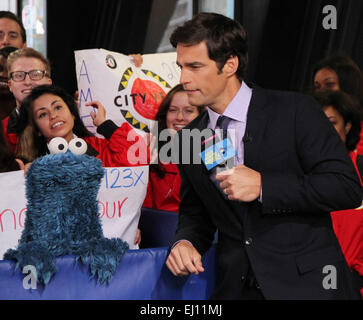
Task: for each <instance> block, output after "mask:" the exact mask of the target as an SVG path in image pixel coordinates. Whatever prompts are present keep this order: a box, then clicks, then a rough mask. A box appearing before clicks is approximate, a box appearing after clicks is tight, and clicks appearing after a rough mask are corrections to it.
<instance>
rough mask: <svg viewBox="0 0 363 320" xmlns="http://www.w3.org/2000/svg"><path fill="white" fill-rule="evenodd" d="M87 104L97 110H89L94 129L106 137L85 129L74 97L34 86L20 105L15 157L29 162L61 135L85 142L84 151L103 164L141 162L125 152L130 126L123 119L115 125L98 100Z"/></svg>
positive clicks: (50, 87) (45, 86)
mask: <svg viewBox="0 0 363 320" xmlns="http://www.w3.org/2000/svg"><path fill="white" fill-rule="evenodd" d="M86 105H87V106H92V107H93V108H96V109H97V112H96V113H94V112H91V116H92V118H93V123H94V125H95V126H96V127H97V132H98V133H99V134H101V135H103V136H104V137H105V138H106V139H102V138H98V137H96V136H94V135H93V134H92V133H90V132H89V131H88V130H87V128H86V127H85V126H84V124H83V122H82V120H81V118H80V116H79V113H78V109H77V105H76V103H75V101H74V98H73V97H72V96H70V95H69V94H67V93H66V92H65V91H63V90H62V89H61V88H57V87H54V86H49V85H44V86H39V87H36V88H34V89H33V90H32V92H31V94H30V95H29V96H28V97H27V98H26V99H25V100H24V101H23V103H22V105H21V108H20V116H19V125H18V130H19V146H18V152H17V156H19V157H20V158H21V159H24V160H25V161H27V162H32V161H33V160H34V159H36V158H38V157H40V156H43V155H45V154H47V153H48V152H49V150H48V143H49V142H50V140H51V139H52V138H54V137H61V138H64V139H65V140H66V141H67V142H69V141H70V140H72V139H73V138H77V137H78V138H82V139H84V140H85V141H86V143H87V154H89V155H93V156H95V157H97V158H99V159H100V160H102V162H103V165H104V166H105V167H115V166H133V165H140V163H138V161H137V159H134V158H132V156H136V157H137V156H138V155H137V154H132V153H128V152H127V151H128V149H129V148H130V147H131V146H132V145H133V144H134V143H135V141H128V140H127V136H128V134H129V133H130V132H131V131H133V129H132V127H131V126H130V125H129V124H128V123H126V122H125V123H123V124H122V125H121V127H118V126H116V124H115V123H114V122H113V121H112V120H106V111H105V109H104V107H103V106H102V104H101V103H100V102H98V101H91V102H89V103H87V104H86ZM133 136H135V133H133ZM136 140H137V139H136ZM139 140H140V142H141V143H140V144H139V145H140V146H143V147H145V150H146V149H147V146H146V143H145V144H143V140H142V138H141V136H140V137H139ZM139 140H137V141H139ZM145 154H147V152H146V151H145ZM145 163H147V159H145Z"/></svg>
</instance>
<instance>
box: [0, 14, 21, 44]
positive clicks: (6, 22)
mask: <svg viewBox="0 0 363 320" xmlns="http://www.w3.org/2000/svg"><path fill="white" fill-rule="evenodd" d="M9 46H11V47H16V48H19V49H20V48H25V47H26V33H25V28H24V25H23V23H22V21H21V20H20V19H19V18H18V17H17V16H16V15H15V14H14V13H12V12H10V11H0V49H1V48H4V47H9Z"/></svg>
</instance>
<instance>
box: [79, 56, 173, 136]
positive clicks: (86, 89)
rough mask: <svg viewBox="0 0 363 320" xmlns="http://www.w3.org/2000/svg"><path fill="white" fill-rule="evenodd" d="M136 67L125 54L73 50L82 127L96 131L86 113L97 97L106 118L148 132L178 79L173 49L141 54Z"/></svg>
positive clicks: (140, 131) (140, 132)
mask: <svg viewBox="0 0 363 320" xmlns="http://www.w3.org/2000/svg"><path fill="white" fill-rule="evenodd" d="M142 57H143V63H142V65H141V66H140V67H136V66H135V65H134V63H133V62H132V61H131V58H130V57H129V56H126V55H124V54H121V53H117V52H112V51H107V50H104V49H90V50H80V51H75V60H76V73H77V82H78V93H79V96H78V100H79V110H80V115H81V118H82V120H83V122H84V123H85V125H86V127H87V128H88V129H89V130H90V131H91V132H92V133H95V132H96V128H95V127H94V125H93V122H92V118H91V117H90V111H92V109H90V107H86V106H85V104H86V103H87V102H89V101H91V100H98V101H100V102H101V103H102V104H103V106H104V107H105V109H106V112H107V113H106V118H107V119H111V120H113V121H114V122H115V123H116V124H117V125H118V126H120V125H121V123H123V122H125V121H127V122H128V123H129V124H130V125H131V126H133V127H134V128H135V129H136V130H137V132H138V133H139V134H143V133H145V132H149V131H150V128H151V126H152V125H153V120H154V118H155V115H156V113H157V111H158V108H159V105H160V102H161V100H162V99H163V97H165V95H166V94H167V92H168V91H169V90H170V89H171V88H172V87H174V86H175V85H177V84H178V83H179V78H180V70H179V68H178V66H177V64H176V53H175V52H172V53H160V54H146V55H143V56H142Z"/></svg>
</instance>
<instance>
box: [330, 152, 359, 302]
mask: <svg viewBox="0 0 363 320" xmlns="http://www.w3.org/2000/svg"><path fill="white" fill-rule="evenodd" d="M350 157H351V159H352V161H353V163H354V165H355V167H356V169H357V172H358V168H357V152H354V151H353V152H350ZM358 175H359V174H358ZM359 178H360V181H361V183H362V180H361V177H359ZM331 217H332V221H333V228H334V232H335V234H336V236H337V238H338V240H339V243H340V246H341V248H342V251H343V254H344V256H345V259H346V260H347V262H348V265H349V267H350V268H351V269H354V270H356V271H357V272H358V273H359V274H360V275H361V276H363V207H360V208H358V209H348V210H341V211H335V212H332V213H331ZM361 293H362V296H363V289H361Z"/></svg>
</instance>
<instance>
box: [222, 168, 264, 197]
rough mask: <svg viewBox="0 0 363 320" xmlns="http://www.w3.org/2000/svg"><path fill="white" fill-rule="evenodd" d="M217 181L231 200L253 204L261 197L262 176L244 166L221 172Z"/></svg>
mask: <svg viewBox="0 0 363 320" xmlns="http://www.w3.org/2000/svg"><path fill="white" fill-rule="evenodd" d="M216 179H217V180H218V181H219V182H220V187H221V189H222V190H223V192H224V193H225V194H226V195H227V196H228V199H229V200H237V201H243V202H251V201H254V200H256V199H257V198H258V197H259V196H260V193H261V174H260V173H259V172H257V171H255V170H252V169H250V168H248V167H246V166H244V165H238V166H236V167H234V168H232V169H230V170H226V171H223V172H220V173H218V174H217V175H216Z"/></svg>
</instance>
